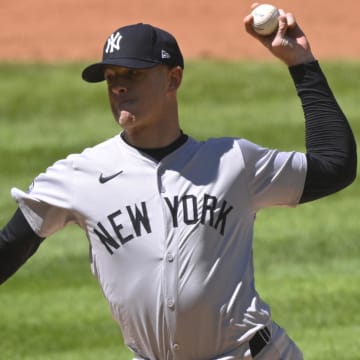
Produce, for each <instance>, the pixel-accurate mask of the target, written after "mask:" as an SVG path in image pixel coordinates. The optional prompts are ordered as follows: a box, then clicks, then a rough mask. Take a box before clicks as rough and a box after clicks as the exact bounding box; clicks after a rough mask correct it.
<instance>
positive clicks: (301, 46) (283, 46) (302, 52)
mask: <svg viewBox="0 0 360 360" xmlns="http://www.w3.org/2000/svg"><path fill="white" fill-rule="evenodd" d="M257 5H258V4H257V3H255V4H253V5H252V8H254V7H256V6H257ZM279 12H280V16H279V18H278V21H279V26H278V29H277V31H276V32H275V33H274V34H272V35H268V36H262V35H259V34H257V33H256V32H255V31H254V29H253V27H252V23H253V16H252V15H251V14H249V15H247V16H246V17H245V18H244V24H245V29H246V31H247V32H248V33H249V34H250V35H251V36H253V37H254V38H255V39H257V40H259V41H260V42H261V43H262V44H263V45H264V46H265V47H266V48H268V49H269V51H270V52H271V53H272V54H273V55H274V56H276V57H277V58H279V59H280V60H281V61H283V62H284V63H285V64H287V65H288V66H291V65H297V64H301V63H306V62H310V61H313V60H315V58H314V55H313V54H312V52H311V48H310V44H309V42H308V40H307V38H306V36H305V34H304V33H303V31H302V30H301V29H300V27H299V25H298V24H297V22H296V20H295V17H294V15H293V14H292V13H285V12H284V10H282V9H279Z"/></svg>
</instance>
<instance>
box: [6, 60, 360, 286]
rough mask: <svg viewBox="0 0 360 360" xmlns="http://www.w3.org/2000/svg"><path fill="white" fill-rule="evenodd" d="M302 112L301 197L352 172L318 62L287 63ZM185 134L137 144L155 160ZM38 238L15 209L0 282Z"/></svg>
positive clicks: (342, 127)
mask: <svg viewBox="0 0 360 360" xmlns="http://www.w3.org/2000/svg"><path fill="white" fill-rule="evenodd" d="M289 71H290V74H291V76H292V78H293V81H294V84H295V87H296V90H297V94H298V96H299V97H300V100H301V104H302V107H303V111H304V116H305V137H306V158H307V174H306V180H305V185H304V190H303V194H302V196H301V199H300V203H304V202H307V201H312V200H316V199H319V198H321V197H324V196H326V195H329V194H332V193H334V192H337V191H339V190H341V189H342V188H344V187H346V186H348V185H349V184H350V183H351V182H353V181H354V179H355V177H356V165H357V157H356V143H355V139H354V136H353V133H352V131H351V128H350V125H349V123H348V121H347V119H346V117H345V115H344V114H343V112H342V110H341V109H340V107H339V105H338V103H337V101H336V99H335V97H334V95H333V93H332V91H331V89H330V88H329V86H328V83H327V81H326V78H325V76H324V75H323V73H322V71H321V69H320V66H319V64H318V62H316V61H314V62H312V63H308V64H302V65H297V66H293V67H290V68H289ZM186 140H187V135H185V134H182V135H181V136H180V137H179V138H178V139H177V140H175V142H174V143H172V144H171V145H169V146H167V147H165V148H161V149H139V150H141V151H143V152H145V153H147V154H149V155H151V156H152V157H154V158H155V159H157V160H159V161H160V160H161V159H162V158H163V157H164V156H166V155H167V154H169V153H171V152H172V151H174V150H175V149H177V148H178V147H180V146H181V145H182V144H183V143H184V142H185V141H186ZM42 241H43V238H40V237H39V236H38V235H37V234H36V233H35V232H34V231H33V230H32V228H31V227H30V225H29V224H28V223H27V221H26V219H25V217H24V215H23V214H22V212H21V210H20V209H17V210H16V212H15V214H14V216H13V217H12V218H11V220H10V221H9V223H8V224H7V225H6V226H5V227H4V228H3V229H2V230H1V231H0V284H1V283H3V282H4V281H6V280H7V279H8V278H9V277H10V276H11V275H12V274H14V273H15V272H16V271H17V270H18V269H19V268H20V267H21V265H23V264H24V263H25V262H26V260H27V259H28V258H29V257H31V256H32V255H33V254H34V253H35V251H36V250H37V249H38V247H39V245H40V244H41V242H42Z"/></svg>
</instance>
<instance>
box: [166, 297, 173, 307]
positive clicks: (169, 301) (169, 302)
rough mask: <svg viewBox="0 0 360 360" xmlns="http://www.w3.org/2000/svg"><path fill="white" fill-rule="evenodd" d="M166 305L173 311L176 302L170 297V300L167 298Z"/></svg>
mask: <svg viewBox="0 0 360 360" xmlns="http://www.w3.org/2000/svg"><path fill="white" fill-rule="evenodd" d="M166 304H167V306H168V308H170V309H173V308H174V305H175V301H174V299H173V298H171V297H170V298H167V300H166Z"/></svg>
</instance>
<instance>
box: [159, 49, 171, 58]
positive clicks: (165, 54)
mask: <svg viewBox="0 0 360 360" xmlns="http://www.w3.org/2000/svg"><path fill="white" fill-rule="evenodd" d="M161 58H162V59H170V58H171V55H170V54H169V53H168V52H167V51H166V50H161Z"/></svg>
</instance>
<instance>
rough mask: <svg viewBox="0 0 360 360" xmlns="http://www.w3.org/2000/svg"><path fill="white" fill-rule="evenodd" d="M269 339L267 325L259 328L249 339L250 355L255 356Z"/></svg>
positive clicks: (269, 334)
mask: <svg viewBox="0 0 360 360" xmlns="http://www.w3.org/2000/svg"><path fill="white" fill-rule="evenodd" d="M270 339H271V333H270V330H269V329H268V328H267V327H264V328H263V329H260V330H259V331H258V332H257V333H255V335H254V336H253V337H252V338H251V340H250V341H249V345H250V352H251V356H252V357H255V356H256V355H257V354H258V353H259V352H260V351H261V350H262V349H263V348H264V347H265V346H266V345H267V344H268V343H269V342H270Z"/></svg>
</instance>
